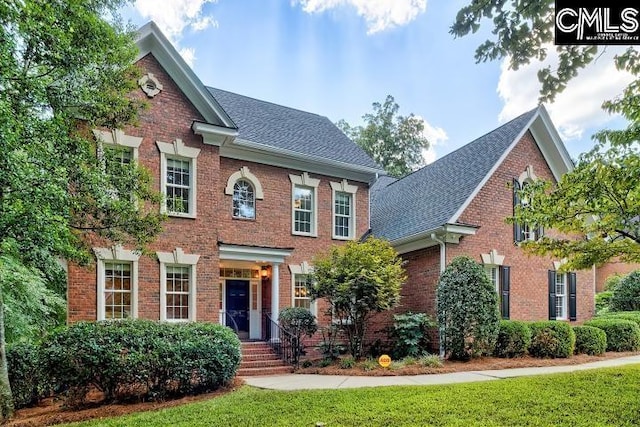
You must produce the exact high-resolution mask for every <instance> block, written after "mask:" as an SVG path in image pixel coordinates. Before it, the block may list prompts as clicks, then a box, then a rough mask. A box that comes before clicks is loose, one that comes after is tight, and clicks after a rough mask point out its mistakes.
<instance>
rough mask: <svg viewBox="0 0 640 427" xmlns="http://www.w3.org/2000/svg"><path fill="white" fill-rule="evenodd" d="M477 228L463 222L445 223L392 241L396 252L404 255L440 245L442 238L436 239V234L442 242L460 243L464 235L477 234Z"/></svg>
mask: <svg viewBox="0 0 640 427" xmlns="http://www.w3.org/2000/svg"><path fill="white" fill-rule="evenodd" d="M477 228H478V227H473V226H468V225H461V224H445V225H443V226H441V227H436V228H434V229H431V230H427V231H422V232H420V233H416V234H413V235H411V236H407V237H402V238H399V239H396V240H392V241H391V242H390V243H391V246H393V248H394V249H395V250H396V252H398V253H399V254H401V255H402V254H406V253H409V252H413V251H417V250H420V249H426V248H429V247H431V246H436V245H438V244H439V240H440V239H438V240H434V239H433V237H432V236H433V235H436V234H437V235H438V236H440V238H442V243H453V244H458V243H460V239H461V238H462V237H463V236H473V235H474V234H476V231H477Z"/></svg>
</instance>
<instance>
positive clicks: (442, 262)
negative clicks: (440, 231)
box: [431, 233, 447, 359]
mask: <svg viewBox="0 0 640 427" xmlns="http://www.w3.org/2000/svg"><path fill="white" fill-rule="evenodd" d="M431 239H432V240H433V241H435V242H438V244H439V245H440V274H442V273H443V272H444V268H445V264H446V262H447V245H446V243H445V242H444V241H443V240H440V239H438V237H437V236H436V233H431ZM436 305H437V304H436ZM438 335H439V337H438V338H439V339H438V341H439V347H440V358H441V359H444V356H445V354H444V344H443V341H444V330H443V328H442V326H441V327H439V328H438Z"/></svg>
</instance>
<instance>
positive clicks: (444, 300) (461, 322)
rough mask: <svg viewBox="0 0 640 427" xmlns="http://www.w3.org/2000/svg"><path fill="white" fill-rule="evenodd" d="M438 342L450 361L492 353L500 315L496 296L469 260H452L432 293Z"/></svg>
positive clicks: (492, 286) (472, 261)
mask: <svg viewBox="0 0 640 427" xmlns="http://www.w3.org/2000/svg"><path fill="white" fill-rule="evenodd" d="M436 300H437V312H438V326H439V328H440V331H441V337H440V341H441V343H442V345H443V347H444V350H445V353H446V354H447V355H449V356H450V357H451V358H453V359H462V360H465V359H469V358H472V357H477V356H484V355H488V354H492V353H493V349H494V346H495V342H496V337H497V335H498V324H499V319H500V313H499V312H498V295H497V293H496V289H495V287H494V285H493V284H492V283H491V282H490V281H489V278H488V277H487V275H486V273H485V271H484V269H483V268H482V267H481V266H480V265H479V264H478V263H477V262H475V261H474V260H472V259H471V258H469V257H456V258H454V259H453V261H451V263H450V264H449V265H448V266H447V268H446V269H445V271H444V272H443V273H442V275H441V276H440V280H439V281H438V287H437V290H436Z"/></svg>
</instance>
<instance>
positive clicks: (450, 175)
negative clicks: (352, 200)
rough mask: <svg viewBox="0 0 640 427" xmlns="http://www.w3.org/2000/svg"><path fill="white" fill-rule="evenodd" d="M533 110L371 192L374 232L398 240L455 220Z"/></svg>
mask: <svg viewBox="0 0 640 427" xmlns="http://www.w3.org/2000/svg"><path fill="white" fill-rule="evenodd" d="M537 111H538V109H537V108H536V109H533V110H531V111H529V112H527V113H525V114H523V115H521V116H519V117H517V118H515V119H513V120H511V121H510V122H508V123H506V124H504V125H502V126H500V127H499V128H497V129H495V130H493V131H491V132H489V133H487V134H486V135H484V136H482V137H480V138H478V139H476V140H474V141H473V142H471V143H469V144H467V145H465V146H463V147H461V148H459V149H458V150H456V151H454V152H452V153H449V154H448V155H446V156H444V157H442V158H441V159H439V160H437V161H435V162H433V163H431V164H430V165H427V166H425V167H424V168H422V169H420V170H418V171H416V172H414V173H412V174H410V175H407V176H406V177H404V178H402V179H399V180H397V181H393V182H389V180H385V181H386V182H383V183H381V184H376V185H374V187H375V186H377V185H380V187H382V188H377V189H376V191H373V192H372V201H371V228H372V233H373V234H374V235H375V236H377V237H383V238H386V239H388V240H396V239H401V238H404V237H409V236H412V235H415V234H418V233H421V232H425V231H428V230H433V229H434V228H437V227H440V226H442V225H444V224H447V223H449V222H451V220H452V218H453V216H454V214H455V213H456V212H457V211H458V209H459V208H460V207H461V206H462V205H463V204H464V203H465V201H466V200H467V199H468V197H469V196H470V195H471V194H472V193H473V191H474V190H475V189H476V187H477V186H478V185H479V184H480V183H481V182H482V180H483V178H484V177H485V176H486V175H487V174H488V173H489V172H490V170H491V168H492V167H493V166H494V165H495V164H496V163H497V161H498V160H499V159H500V156H502V154H503V153H504V152H505V151H506V150H507V148H509V146H510V145H511V144H512V143H513V142H514V140H515V138H516V137H517V136H518V135H519V134H520V133H521V132H522V131H523V130H524V129H525V127H526V126H528V125H529V123H530V121H531V119H532V118H533V117H534V115H535V113H536V112H537Z"/></svg>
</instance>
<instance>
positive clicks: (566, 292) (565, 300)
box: [553, 271, 569, 320]
mask: <svg viewBox="0 0 640 427" xmlns="http://www.w3.org/2000/svg"><path fill="white" fill-rule="evenodd" d="M559 277H562V282H563V284H564V293H563V294H558V292H557V291H558V278H559ZM553 286H554V291H555V296H556V297H555V303H556V318H555V320H568V319H569V275H568V274H567V273H559V272H557V271H556V279H555V283H554V284H553ZM558 295H561V296H562V311H563V316H559V315H558Z"/></svg>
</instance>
